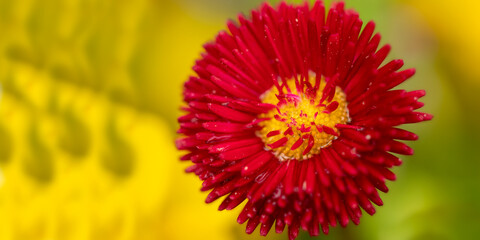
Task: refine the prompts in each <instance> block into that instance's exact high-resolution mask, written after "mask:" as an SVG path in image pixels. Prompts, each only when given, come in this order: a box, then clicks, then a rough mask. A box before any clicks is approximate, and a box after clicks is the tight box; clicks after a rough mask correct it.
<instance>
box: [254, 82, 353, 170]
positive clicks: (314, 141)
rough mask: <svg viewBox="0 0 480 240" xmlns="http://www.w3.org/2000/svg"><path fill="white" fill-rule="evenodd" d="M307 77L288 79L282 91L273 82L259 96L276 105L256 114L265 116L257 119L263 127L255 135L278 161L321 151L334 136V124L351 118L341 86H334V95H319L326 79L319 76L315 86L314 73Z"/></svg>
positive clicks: (301, 157)
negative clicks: (318, 81)
mask: <svg viewBox="0 0 480 240" xmlns="http://www.w3.org/2000/svg"><path fill="white" fill-rule="evenodd" d="M308 81H309V83H306V82H305V83H304V84H295V80H294V79H289V80H287V85H288V88H287V87H286V86H282V87H281V89H282V93H280V92H279V90H278V88H277V87H275V86H273V87H272V88H271V89H269V90H268V91H266V92H265V93H264V94H263V95H262V97H261V99H262V102H263V103H269V104H273V105H276V106H277V107H276V108H274V109H272V110H270V111H269V112H267V113H264V114H261V115H260V116H259V117H260V118H264V119H266V120H264V121H262V122H260V123H259V125H260V127H262V128H261V129H260V130H258V131H257V135H258V136H259V137H260V138H261V139H262V140H263V142H264V143H265V145H266V146H267V149H270V150H272V152H273V153H274V154H275V155H276V156H277V157H278V159H280V160H281V161H286V160H292V159H296V160H305V159H308V158H310V157H312V156H313V155H315V154H318V153H320V151H321V149H322V148H324V147H327V146H329V145H330V144H331V143H332V141H333V140H334V139H336V138H337V136H338V130H337V128H336V125H337V124H345V123H348V122H349V121H350V118H349V114H348V109H347V100H346V96H345V93H344V92H343V91H342V89H341V88H340V87H335V90H334V91H335V93H334V94H333V93H332V95H333V97H330V99H329V98H326V99H325V97H323V99H322V96H323V91H324V89H325V88H326V85H327V84H326V83H325V81H324V80H323V79H322V80H321V82H320V83H319V84H318V86H317V87H316V88H315V87H314V86H315V76H312V75H311V76H310V77H309V79H308ZM297 85H299V87H298V89H297ZM315 89H316V90H315ZM312 90H314V91H313V93H312ZM325 90H327V89H325ZM332 90H333V89H332ZM320 101H322V102H320Z"/></svg>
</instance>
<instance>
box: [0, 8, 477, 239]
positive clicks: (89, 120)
mask: <svg viewBox="0 0 480 240" xmlns="http://www.w3.org/2000/svg"><path fill="white" fill-rule="evenodd" d="M277 2H278V1H270V3H277ZM287 2H301V1H287ZM311 2H313V1H311ZM345 2H346V6H347V8H355V9H356V10H357V11H358V12H359V13H360V16H361V17H362V19H363V20H364V21H365V22H366V21H368V20H374V21H375V22H376V23H377V30H378V31H379V32H380V33H381V34H382V37H383V39H382V42H383V43H391V45H392V46H393V51H392V54H391V56H390V59H393V58H403V59H404V60H405V62H406V67H415V68H416V69H417V74H416V75H415V77H413V78H412V79H411V80H410V81H409V82H407V83H406V84H405V85H403V86H402V87H404V88H407V89H409V90H413V89H426V90H427V96H426V97H425V98H424V102H425V103H426V107H425V108H424V109H423V110H424V111H426V112H429V113H432V114H434V115H435V118H434V120H433V121H431V122H427V123H422V124H418V125H416V126H408V127H407V128H409V129H411V130H414V131H415V132H417V133H418V135H419V136H420V140H419V141H418V142H415V143H414V144H412V145H413V147H414V149H415V150H416V155H414V156H412V157H408V158H405V159H404V160H405V161H404V165H403V166H402V167H400V168H398V169H394V171H395V173H397V175H398V180H397V181H396V182H392V183H389V184H388V186H389V187H390V188H391V191H390V193H388V194H384V195H382V198H383V199H384V203H385V206H384V207H381V208H379V209H378V211H377V214H376V215H375V216H373V217H370V216H365V217H363V218H362V223H361V224H360V225H359V226H349V227H348V228H346V229H334V230H333V231H332V233H331V235H330V236H329V237H328V238H329V239H379V240H380V239H382V240H383V239H388V240H391V239H399V240H400V239H402V240H403V239H419V240H420V239H474V238H475V237H476V236H480V229H479V228H478V226H479V225H480V174H479V173H480V161H479V159H480V157H479V156H480V148H479V144H480V141H479V140H480V127H479V126H480V125H479V124H478V123H479V122H480V98H479V97H478V96H479V94H478V92H479V91H480V67H478V61H479V59H480V44H479V43H480V18H478V12H480V3H479V2H478V1H476V0H465V1H462V2H461V4H460V3H458V4H455V3H454V2H451V1H447V0H436V1H434V0H422V1H418V0H390V1H385V0H346V1H345ZM260 3H261V1H259V0H246V1H236V0H201V1H200V0H137V1H127V0H116V1H113V0H112V1H106V0H51V1H50V0H46V1H40V0H0V89H1V96H0V240H10V239H12V240H13V239H15V240H30V239H31V240H36V239H42V240H57V239H58V240H67V239H79V240H80V239H94V240H97V239H98V240H104V239H105V240H109V239H112V240H113V239H119V240H120V239H122V240H129V239H160V240H177V239H179V240H180V239H182V240H183V239H212V240H216V239H219V240H224V239H225V240H229V239H232V240H236V239H238V240H240V239H242V240H243V239H265V238H262V237H259V236H258V235H259V234H258V232H255V233H254V234H253V235H252V236H250V235H246V234H245V233H244V227H245V226H241V225H238V224H237V223H236V215H237V214H238V209H237V210H235V211H231V212H218V211H217V210H216V209H217V207H218V203H213V204H210V205H206V204H205V203H204V198H205V197H206V194H205V193H200V190H199V189H200V186H201V183H200V181H199V180H198V179H196V177H195V176H194V175H187V174H185V173H184V170H183V169H184V168H185V167H187V166H188V164H185V163H181V162H180V161H179V160H178V157H179V156H180V153H179V152H178V151H176V149H175V147H174V144H173V143H174V139H175V137H176V134H175V132H176V129H177V124H176V118H177V117H178V116H179V115H180V111H179V110H178V109H179V106H180V105H181V99H182V98H181V92H182V83H183V81H185V80H186V79H187V77H188V75H189V74H191V73H192V71H191V67H192V66H193V64H194V61H195V59H196V58H198V57H199V54H200V53H201V51H202V48H201V46H202V45H203V43H205V42H207V41H209V40H212V39H213V38H214V36H215V34H216V33H217V32H218V31H219V30H221V29H225V22H226V20H227V19H233V18H235V16H236V14H237V13H240V12H243V13H248V11H249V10H251V9H253V8H255V7H256V6H258V5H259V4H260ZM329 3H330V1H327V4H329ZM267 239H286V236H285V235H275V234H273V232H272V233H270V234H269V236H268V237H267ZM300 239H308V234H305V233H302V234H301V235H300Z"/></svg>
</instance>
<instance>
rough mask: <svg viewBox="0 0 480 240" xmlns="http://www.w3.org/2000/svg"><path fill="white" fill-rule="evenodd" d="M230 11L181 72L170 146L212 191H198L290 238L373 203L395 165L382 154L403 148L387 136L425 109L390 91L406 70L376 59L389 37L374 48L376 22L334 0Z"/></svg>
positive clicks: (356, 216)
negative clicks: (179, 110)
mask: <svg viewBox="0 0 480 240" xmlns="http://www.w3.org/2000/svg"><path fill="white" fill-rule="evenodd" d="M238 20H239V23H238V24H236V23H234V22H229V23H228V24H227V26H228V32H226V31H223V32H220V33H219V34H218V36H217V37H216V39H215V41H213V42H211V43H208V44H206V45H205V46H204V47H205V50H206V52H205V53H203V54H202V57H201V59H200V60H198V61H197V62H196V65H195V66H194V67H193V70H194V71H195V72H196V76H191V77H190V79H189V80H188V81H187V82H186V83H185V89H184V100H185V101H186V102H187V103H188V107H185V108H184V110H185V111H186V112H187V114H186V115H184V116H182V117H180V118H179V123H180V130H179V133H181V134H183V135H184V136H185V137H183V138H181V139H179V140H177V147H178V148H179V149H182V150H188V152H189V153H188V154H186V155H185V156H184V157H183V158H182V160H190V161H192V162H193V163H194V165H192V166H191V167H189V168H188V169H187V172H193V173H195V174H196V175H198V176H199V177H200V179H201V180H202V181H203V187H202V191H209V190H211V191H210V194H209V195H208V197H207V199H206V202H207V203H210V202H213V201H214V200H216V199H218V198H220V197H223V196H226V197H225V198H223V201H222V203H221V204H220V207H219V209H220V210H223V209H228V210H230V209H233V208H235V207H236V206H238V205H239V204H240V203H242V202H243V201H247V203H246V205H245V206H244V208H243V211H242V212H241V213H240V215H239V217H238V222H239V223H244V222H246V221H248V223H247V227H246V231H247V233H252V232H253V231H254V230H255V228H257V226H258V225H261V226H260V234H261V235H266V234H267V233H268V232H269V231H270V229H271V228H272V226H273V225H274V224H275V231H276V232H277V233H280V232H282V231H283V230H284V228H285V226H288V232H289V238H290V239H295V238H296V237H297V235H298V231H299V228H300V227H301V228H302V229H304V230H306V231H308V232H309V233H310V235H318V234H319V233H320V229H321V230H322V231H323V232H324V233H325V234H327V233H328V231H329V226H333V227H334V226H336V225H337V223H339V224H340V225H341V226H343V227H345V226H346V225H347V224H348V223H349V222H350V221H352V222H353V223H355V224H358V223H359V220H360V217H361V215H362V210H361V209H363V210H364V211H365V212H367V213H368V214H374V213H375V208H374V206H373V205H374V204H375V205H378V206H381V205H382V204H383V203H382V200H381V199H380V197H379V195H378V193H377V190H380V191H382V192H387V191H388V188H387V186H386V185H385V181H386V180H395V174H394V173H392V172H391V171H390V170H389V169H390V168H392V167H393V166H398V165H400V164H401V160H400V159H399V158H398V157H397V156H396V155H393V154H392V153H397V154H403V155H410V154H412V153H413V151H412V149H411V148H410V147H408V146H407V145H406V144H404V143H402V142H399V141H398V140H416V139H417V136H416V135H415V134H414V133H411V132H408V131H405V130H402V129H399V128H396V126H398V125H401V124H406V123H415V122H421V121H425V120H429V119H431V118H432V116H431V115H429V114H426V113H421V112H415V110H416V109H418V108H420V107H422V106H423V104H422V103H421V102H418V99H419V98H420V97H422V96H424V95H425V91H423V90H419V91H412V92H407V91H405V90H392V88H394V87H395V86H397V85H398V84H400V83H402V82H403V81H405V80H406V79H408V78H410V77H411V76H412V75H413V74H414V72H415V71H414V69H407V70H403V71H399V69H400V68H401V67H402V65H403V61H402V60H393V61H391V62H389V63H386V64H384V65H383V66H381V65H382V63H383V61H384V60H385V58H386V56H387V54H388V52H389V50H390V46H389V45H385V46H383V47H381V48H380V49H378V47H379V46H378V45H379V42H380V35H379V34H373V33H374V26H375V24H374V23H373V22H369V23H367V24H366V25H365V26H364V28H363V30H361V29H362V21H361V20H360V18H359V17H358V14H357V13H356V12H354V11H352V10H344V4H343V3H337V4H335V5H333V6H332V8H331V9H330V10H329V12H328V15H326V14H325V7H324V5H323V3H322V2H321V1H317V2H315V4H314V5H313V7H312V8H310V7H309V6H308V4H305V5H303V6H293V5H288V4H286V3H281V4H280V5H279V6H278V7H277V8H272V7H271V6H269V5H268V4H265V5H263V7H262V8H261V9H260V10H259V11H252V13H251V16H250V17H249V18H247V17H244V16H242V15H240V16H239V18H238ZM377 49H378V50H377Z"/></svg>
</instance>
